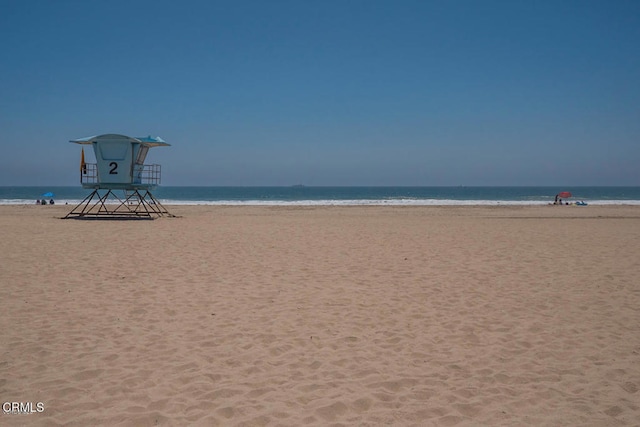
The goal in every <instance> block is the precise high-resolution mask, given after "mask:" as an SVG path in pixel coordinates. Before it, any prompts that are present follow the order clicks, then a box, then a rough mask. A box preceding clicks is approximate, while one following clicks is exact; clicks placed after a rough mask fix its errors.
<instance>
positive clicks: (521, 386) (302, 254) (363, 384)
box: [0, 205, 640, 426]
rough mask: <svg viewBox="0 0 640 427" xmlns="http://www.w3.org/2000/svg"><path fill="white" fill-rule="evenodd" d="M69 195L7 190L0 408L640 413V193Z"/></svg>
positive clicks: (27, 421)
mask: <svg viewBox="0 0 640 427" xmlns="http://www.w3.org/2000/svg"><path fill="white" fill-rule="evenodd" d="M70 208H71V207H69V206H57V205H56V206H35V205H34V206H0V230H1V236H2V238H1V239H0V257H1V264H0V282H1V284H0V301H1V305H2V308H1V310H0V400H2V402H3V403H4V402H33V403H34V410H35V408H36V406H35V405H36V403H37V402H42V404H43V405H44V408H43V411H42V412H37V411H36V413H33V414H30V415H14V414H3V413H0V425H3V426H19V425H29V426H32V425H34V426H62V425H70V426H89V425H105V426H154V425H170V426H173V425H175V426H191V425H196V426H198V425H199V426H216V425H220V426H241V425H246V426H280V425H281V426H301V425H319V426H329V425H344V426H351V425H356V426H378V425H393V426H412V425H415V426H430V425H433V426H453V425H460V426H476V425H480V426H482V425H486V426H522V425H544V426H637V425H640V207H637V206H636V207H633V206H608V207H602V206H589V207H586V208H582V207H575V206H566V207H560V206H530V207H514V206H511V207H329V206H326V207H306V208H300V207H298V208H294V207H211V206H208V207H206V206H191V207H185V206H182V207H171V210H172V211H173V212H174V213H176V214H178V215H181V217H180V218H161V219H158V220H155V221H79V220H61V219H59V217H61V216H63V215H64V214H66V212H68V210H70Z"/></svg>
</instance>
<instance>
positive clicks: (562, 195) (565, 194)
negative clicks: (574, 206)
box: [558, 191, 571, 199]
mask: <svg viewBox="0 0 640 427" xmlns="http://www.w3.org/2000/svg"><path fill="white" fill-rule="evenodd" d="M558 197H560V198H561V199H568V198H569V197H571V193H570V192H568V191H562V192H560V193H558Z"/></svg>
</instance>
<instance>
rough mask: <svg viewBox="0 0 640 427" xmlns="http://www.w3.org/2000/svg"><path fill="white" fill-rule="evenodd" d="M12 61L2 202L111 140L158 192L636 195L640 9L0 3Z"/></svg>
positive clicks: (403, 3) (445, 2)
mask: <svg viewBox="0 0 640 427" xmlns="http://www.w3.org/2000/svg"><path fill="white" fill-rule="evenodd" d="M0 52H1V56H0V61H1V62H0V147H1V149H2V154H1V155H0V185H76V184H78V185H79V183H78V163H79V157H80V147H79V146H78V145H75V144H71V143H69V142H68V140H70V139H75V138H80V137H85V136H91V135H96V134H103V133H122V134H125V135H131V136H142V135H158V136H160V137H162V138H163V139H164V140H166V141H167V142H168V143H170V144H172V146H171V147H166V148H163V147H161V148H155V149H153V150H152V151H151V152H150V154H149V156H148V157H147V162H149V163H160V164H162V167H163V184H164V185H291V184H306V185H427V186H428V185H640V165H639V163H640V2H639V1H636V0H629V1H626V0H615V1H610V0H602V1H589V0H580V1H558V0H555V1H551V0H550V1H545V0H535V1H517V0H503V1H493V0H482V1H481V0H473V1H471V0H469V1H466V0H441V1H428V0H419V1H410V0H388V1H379V0H340V1H332V0H327V1H325V0H322V1H320V0H314V1H304V0H295V1H278V0H274V1H266V0H264V1H245V0H229V1H214V0H211V1H192V0H184V1H180V2H178V1H163V0H155V1H141V0H127V1H119V0H110V1H107V0H104V1H100V0H96V1H82V0H77V1H66V0H58V1H49V0H42V1H34V0H24V1H23V0H0ZM87 158H88V160H90V159H91V158H92V155H91V154H90V153H87Z"/></svg>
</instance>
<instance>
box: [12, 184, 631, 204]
mask: <svg viewBox="0 0 640 427" xmlns="http://www.w3.org/2000/svg"><path fill="white" fill-rule="evenodd" d="M49 191H50V192H52V193H54V194H55V197H54V199H55V201H56V203H57V204H65V203H68V204H74V203H75V204H77V203H80V201H82V199H84V198H85V197H86V196H87V195H89V193H90V190H85V189H83V188H82V187H80V186H73V187H0V204H3V205H14V204H34V203H35V201H36V199H39V198H41V195H42V194H44V193H46V192H49ZM560 191H570V192H571V193H572V194H573V197H572V198H571V199H569V200H568V201H570V202H571V201H580V200H582V201H585V202H587V203H588V204H592V205H605V204H625V205H640V187H571V186H565V187H306V186H291V187H163V186H160V187H158V188H156V189H155V190H154V191H153V192H152V193H153V195H154V196H155V197H156V198H157V199H158V200H160V202H161V203H163V204H168V205H272V206H278V205H433V206H438V205H541V204H547V203H550V202H553V200H554V196H555V195H556V194H557V193H559V192H560Z"/></svg>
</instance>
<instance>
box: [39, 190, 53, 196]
mask: <svg viewBox="0 0 640 427" xmlns="http://www.w3.org/2000/svg"><path fill="white" fill-rule="evenodd" d="M42 197H55V194H53V193H52V192H51V191H49V192H48V193H44V194H43V195H42Z"/></svg>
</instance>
